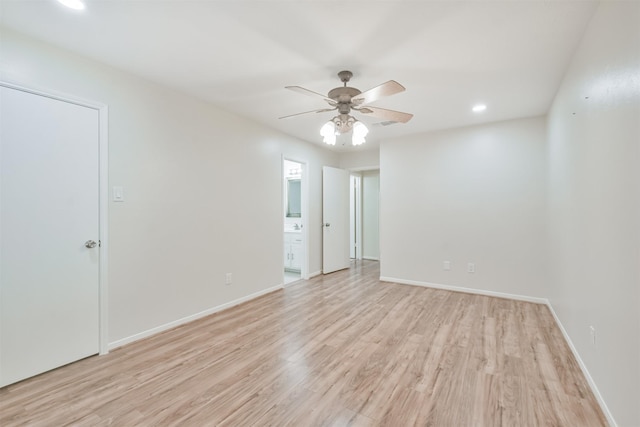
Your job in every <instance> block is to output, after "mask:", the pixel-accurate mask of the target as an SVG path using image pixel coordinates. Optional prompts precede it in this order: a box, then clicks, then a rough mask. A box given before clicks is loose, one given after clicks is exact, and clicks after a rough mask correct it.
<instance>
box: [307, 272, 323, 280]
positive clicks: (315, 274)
mask: <svg viewBox="0 0 640 427" xmlns="http://www.w3.org/2000/svg"><path fill="white" fill-rule="evenodd" d="M321 274H322V271H314V272H313V273H309V279H311V278H313V277H316V276H320V275H321Z"/></svg>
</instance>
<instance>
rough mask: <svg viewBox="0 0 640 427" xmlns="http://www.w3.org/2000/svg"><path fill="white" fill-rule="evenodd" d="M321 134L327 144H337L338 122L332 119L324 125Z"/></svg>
mask: <svg viewBox="0 0 640 427" xmlns="http://www.w3.org/2000/svg"><path fill="white" fill-rule="evenodd" d="M320 135H321V136H322V142H324V143H325V144H329V145H336V124H335V123H334V122H333V121H331V120H330V121H328V122H327V123H325V124H324V125H322V127H321V128H320Z"/></svg>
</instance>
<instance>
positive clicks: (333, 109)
mask: <svg viewBox="0 0 640 427" xmlns="http://www.w3.org/2000/svg"><path fill="white" fill-rule="evenodd" d="M337 109H338V108H337V107H336V108H323V109H321V110H311V111H305V112H302V113H295V114H289V115H288V116H282V117H278V119H287V118H289V117H294V116H299V115H301V114H309V113H325V112H327V111H335V110H337Z"/></svg>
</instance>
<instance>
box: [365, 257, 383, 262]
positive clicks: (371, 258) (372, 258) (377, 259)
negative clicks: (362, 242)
mask: <svg viewBox="0 0 640 427" xmlns="http://www.w3.org/2000/svg"><path fill="white" fill-rule="evenodd" d="M362 259H366V260H368V261H380V258H376V257H372V256H363V257H362Z"/></svg>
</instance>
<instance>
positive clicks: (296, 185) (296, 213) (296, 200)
mask: <svg viewBox="0 0 640 427" xmlns="http://www.w3.org/2000/svg"><path fill="white" fill-rule="evenodd" d="M301 199H302V197H301V188H300V178H295V179H292V178H287V218H300V217H301V216H302V210H301V206H302V203H301Z"/></svg>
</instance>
